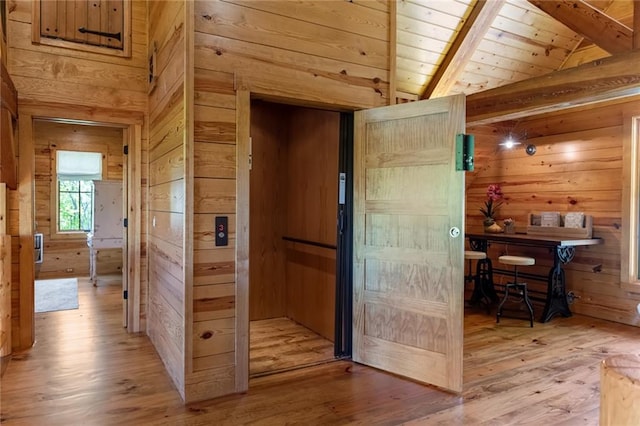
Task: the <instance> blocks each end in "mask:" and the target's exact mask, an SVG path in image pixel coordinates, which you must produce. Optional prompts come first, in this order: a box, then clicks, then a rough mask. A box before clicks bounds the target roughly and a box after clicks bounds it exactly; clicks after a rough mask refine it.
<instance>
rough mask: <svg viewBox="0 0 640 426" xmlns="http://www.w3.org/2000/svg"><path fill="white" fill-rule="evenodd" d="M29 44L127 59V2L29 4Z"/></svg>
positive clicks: (43, 1)
mask: <svg viewBox="0 0 640 426" xmlns="http://www.w3.org/2000/svg"><path fill="white" fill-rule="evenodd" d="M32 10H33V16H32V22H33V25H32V40H33V42H34V43H40V44H47V45H52V46H58V47H66V48H69V49H76V50H85V51H91V52H96V53H104V54H109V55H117V56H124V57H130V56H131V48H130V45H131V43H130V37H129V34H130V21H131V12H130V10H131V2H130V1H129V0H62V1H60V0H59V1H52V0H33V9H32Z"/></svg>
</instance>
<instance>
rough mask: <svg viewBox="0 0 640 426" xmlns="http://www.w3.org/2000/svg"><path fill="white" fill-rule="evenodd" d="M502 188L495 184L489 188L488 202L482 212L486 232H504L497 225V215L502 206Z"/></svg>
mask: <svg viewBox="0 0 640 426" xmlns="http://www.w3.org/2000/svg"><path fill="white" fill-rule="evenodd" d="M502 198H503V195H502V188H500V185H499V184H497V183H495V184H491V185H489V187H488V188H487V200H486V201H485V202H484V208H481V209H480V212H481V213H482V214H483V215H484V220H483V222H482V223H483V225H484V230H485V232H502V228H501V227H500V225H498V224H497V223H496V214H497V212H498V209H499V208H500V206H502Z"/></svg>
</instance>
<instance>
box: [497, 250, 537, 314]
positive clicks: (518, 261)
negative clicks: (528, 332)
mask: <svg viewBox="0 0 640 426" xmlns="http://www.w3.org/2000/svg"><path fill="white" fill-rule="evenodd" d="M498 262H500V263H502V264H504V265H512V266H513V273H514V277H513V282H510V283H507V284H506V285H505V287H504V298H503V299H502V302H500V305H499V306H498V313H497V314H496V322H497V323H499V322H500V317H501V316H502V307H503V306H504V304H505V302H506V301H507V299H508V298H509V289H513V290H515V291H516V292H517V293H516V294H519V295H521V296H522V300H523V301H524V303H525V304H526V305H527V308H528V309H529V322H530V323H531V327H533V306H531V301H530V300H529V293H528V292H527V283H525V282H519V281H518V266H531V265H535V264H536V260H535V259H534V258H533V257H522V256H500V257H499V258H498Z"/></svg>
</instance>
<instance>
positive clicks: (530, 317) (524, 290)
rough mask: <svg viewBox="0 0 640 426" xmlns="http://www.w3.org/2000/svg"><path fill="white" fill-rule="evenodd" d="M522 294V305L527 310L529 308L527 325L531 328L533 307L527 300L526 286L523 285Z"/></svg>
mask: <svg viewBox="0 0 640 426" xmlns="http://www.w3.org/2000/svg"><path fill="white" fill-rule="evenodd" d="M522 294H523V297H524V303H526V304H527V308H529V323H530V324H531V327H533V306H531V301H530V300H529V292H528V291H527V284H526V283H525V284H523V286H522Z"/></svg>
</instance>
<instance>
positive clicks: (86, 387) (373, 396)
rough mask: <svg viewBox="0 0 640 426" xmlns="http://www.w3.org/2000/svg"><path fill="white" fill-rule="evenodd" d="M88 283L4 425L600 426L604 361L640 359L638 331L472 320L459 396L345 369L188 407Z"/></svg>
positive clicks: (28, 364)
mask: <svg viewBox="0 0 640 426" xmlns="http://www.w3.org/2000/svg"><path fill="white" fill-rule="evenodd" d="M79 283H80V286H79V287H80V288H79V297H80V308H79V309H77V310H71V311H62V312H52V313H42V314H38V315H36V336H37V343H36V345H35V346H34V347H33V348H32V349H31V350H28V351H25V352H22V353H16V354H14V357H13V360H12V361H11V363H10V364H9V367H8V369H7V371H6V373H5V375H4V377H2V383H1V387H2V389H1V394H0V395H1V399H0V403H1V407H0V412H1V419H2V423H3V424H5V423H6V424H8V425H76V424H85V425H112V424H113V425H115V424H122V425H139V424H144V425H146V424H168V425H175V424H184V425H213V424H215V425H236V424H247V423H251V424H260V425H272V424H273V425H280V424H305V425H315V424H367V425H368V424H388V425H392V424H400V423H406V424H409V425H438V424H442V425H456V424H459V425H463V424H464V425H476V424H491V425H514V424H532V425H541V424H546V425H574V424H575V425H578V424H580V425H597V424H598V407H599V374H600V372H599V368H600V367H599V363H600V361H601V360H602V359H604V358H606V357H607V356H608V355H610V354H616V353H638V351H639V350H640V344H639V343H640V342H639V336H640V333H639V331H638V328H635V327H629V326H624V325H620V324H615V323H611V322H606V321H600V320H594V319H590V318H587V317H578V316H575V317H572V318H556V319H554V320H552V321H551V322H549V323H546V324H540V323H536V324H535V326H534V327H533V328H529V326H528V322H527V321H523V320H516V319H508V318H505V319H503V320H501V323H500V324H498V325H496V324H495V319H494V317H493V316H487V315H486V314H485V313H484V312H483V311H481V310H478V311H468V312H467V315H466V317H465V357H464V383H465V385H464V392H463V393H462V394H461V395H454V394H450V393H447V392H443V391H440V390H438V389H435V388H433V387H430V386H423V385H420V384H417V383H414V382H411V381H407V380H403V379H401V378H398V377H395V376H393V375H390V374H386V373H383V372H381V371H378V370H375V369H372V368H368V367H365V366H362V365H358V364H353V363H351V362H349V361H336V362H332V363H328V364H321V365H317V366H315V367H309V368H304V369H296V370H292V371H289V372H285V373H280V374H274V375H269V376H263V377H258V378H254V379H252V380H251V382H250V389H249V392H248V393H246V394H242V395H232V396H227V397H223V398H219V399H216V400H211V401H205V402H201V403H195V404H190V405H183V404H182V402H181V400H180V397H179V395H178V393H177V392H176V391H175V390H174V388H173V385H172V384H171V381H170V379H169V377H168V376H167V374H166V373H165V372H164V369H163V367H162V362H161V361H160V359H159V358H158V356H157V354H156V353H155V350H154V349H153V347H152V345H151V343H150V342H149V340H148V339H147V337H146V336H144V335H141V334H138V335H128V334H127V333H125V332H124V330H123V329H122V327H121V325H120V320H121V305H120V300H119V297H120V288H119V286H117V285H108V286H98V287H93V286H92V285H91V284H90V283H89V282H88V280H85V279H83V280H80V281H79Z"/></svg>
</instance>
